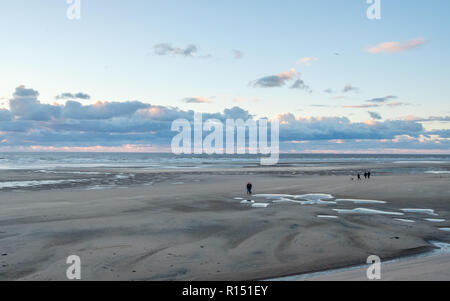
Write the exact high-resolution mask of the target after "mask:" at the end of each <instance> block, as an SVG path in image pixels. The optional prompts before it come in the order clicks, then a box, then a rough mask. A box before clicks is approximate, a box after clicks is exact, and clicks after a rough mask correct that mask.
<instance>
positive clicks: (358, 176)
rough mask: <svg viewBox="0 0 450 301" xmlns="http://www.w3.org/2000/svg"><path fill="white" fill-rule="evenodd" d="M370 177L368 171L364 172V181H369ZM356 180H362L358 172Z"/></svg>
mask: <svg viewBox="0 0 450 301" xmlns="http://www.w3.org/2000/svg"><path fill="white" fill-rule="evenodd" d="M371 175H372V174H371V172H370V171H365V172H364V179H370V177H371ZM357 179H358V181H361V180H362V177H361V174H360V173H359V172H358V175H357ZM352 180H353V178H352Z"/></svg>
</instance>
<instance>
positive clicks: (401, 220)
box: [394, 218, 415, 223]
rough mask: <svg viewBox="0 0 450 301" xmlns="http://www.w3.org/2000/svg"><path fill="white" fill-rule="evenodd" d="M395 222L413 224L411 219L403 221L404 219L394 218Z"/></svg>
mask: <svg viewBox="0 0 450 301" xmlns="http://www.w3.org/2000/svg"><path fill="white" fill-rule="evenodd" d="M394 219H395V220H396V221H399V222H405V223H415V221H413V220H412V219H404V218H394Z"/></svg>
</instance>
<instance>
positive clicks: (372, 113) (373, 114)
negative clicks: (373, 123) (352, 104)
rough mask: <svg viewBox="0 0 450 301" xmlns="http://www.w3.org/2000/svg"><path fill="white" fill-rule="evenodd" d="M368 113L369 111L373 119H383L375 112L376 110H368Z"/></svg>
mask: <svg viewBox="0 0 450 301" xmlns="http://www.w3.org/2000/svg"><path fill="white" fill-rule="evenodd" d="M368 113H369V115H370V117H371V118H372V119H374V120H381V119H383V118H382V117H381V115H380V114H379V113H377V112H371V111H369V112H368Z"/></svg>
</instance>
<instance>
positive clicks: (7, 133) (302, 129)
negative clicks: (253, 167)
mask: <svg viewBox="0 0 450 301" xmlns="http://www.w3.org/2000/svg"><path fill="white" fill-rule="evenodd" d="M283 76H284V77H285V78H289V74H285V75H283ZM38 97H39V93H38V92H37V91H35V90H33V89H27V88H25V87H23V86H21V87H18V88H17V89H16V92H15V93H14V96H13V99H11V101H10V108H9V110H5V109H3V110H0V142H1V143H0V147H2V148H5V147H7V148H10V149H13V148H16V149H17V148H19V149H22V148H25V149H26V148H29V149H35V150H36V149H55V148H58V147H59V148H65V147H69V148H70V147H72V148H73V149H117V148H119V149H120V146H122V145H135V146H136V148H134V147H133V149H139V145H141V146H150V147H156V146H161V148H162V149H167V148H168V146H169V145H170V142H171V139H172V138H173V137H174V135H175V133H174V132H172V131H171V125H172V122H173V121H174V120H176V119H179V118H183V119H187V120H189V121H190V122H192V120H193V117H194V113H195V112H194V111H193V110H181V109H179V108H174V107H166V106H160V105H154V104H148V103H143V102H140V101H127V102H96V103H94V104H92V105H83V104H81V103H79V102H77V101H73V100H70V101H67V102H66V103H65V104H62V105H56V104H55V105H50V104H43V103H41V102H40V101H39V100H38ZM367 105H375V106H378V105H379V104H367ZM373 117H376V116H375V115H374V116H373ZM250 118H254V116H253V115H252V114H251V113H250V112H249V111H247V110H244V109H242V108H240V107H238V106H235V107H232V108H228V109H225V110H224V111H223V112H216V113H204V114H203V119H204V120H207V119H217V120H220V121H222V122H224V121H225V120H226V119H243V120H247V119H250ZM275 118H276V119H278V120H279V121H280V139H281V141H280V143H281V145H282V150H283V147H284V150H289V149H290V147H292V144H295V145H297V147H299V148H300V149H303V148H304V147H305V145H308V147H311V148H315V149H316V150H320V149H323V150H330V149H333V148H334V147H339V148H338V150H352V149H357V148H358V147H360V149H364V148H365V147H367V148H368V147H369V146H370V147H373V148H374V149H376V148H377V147H383V148H390V147H395V148H408V147H409V148H420V149H425V150H430V151H431V150H435V149H438V150H441V151H448V149H450V142H449V141H450V139H448V140H449V141H447V140H445V139H447V138H448V137H449V136H450V133H449V131H446V130H434V131H427V130H426V129H425V128H424V127H423V126H422V124H421V121H418V120H417V118H414V119H411V120H384V121H380V120H379V119H376V118H375V120H369V121H367V122H352V121H351V120H349V119H348V118H346V117H333V116H328V117H323V116H322V117H320V116H319V117H299V116H295V115H294V114H292V113H284V114H280V115H277V116H276V117H275ZM426 119H428V120H449V119H450V118H449V117H448V116H434V117H433V116H432V117H429V118H426ZM422 120H425V119H423V118H422ZM433 135H434V136H433ZM435 136H436V137H435ZM446 137H447V138H446ZM293 141H304V142H305V143H293ZM358 141H364V143H361V142H358ZM381 141H383V142H381ZM306 142H308V143H306ZM337 142H345V143H344V144H339V143H337ZM338 144H339V146H336V145H338ZM330 145H331V146H333V148H331V147H330ZM343 145H345V148H341V147H344V146H343Z"/></svg>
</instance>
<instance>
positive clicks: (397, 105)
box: [386, 101, 409, 107]
mask: <svg viewBox="0 0 450 301" xmlns="http://www.w3.org/2000/svg"><path fill="white" fill-rule="evenodd" d="M386 106H388V107H401V106H409V103H407V102H399V101H395V102H390V103H386Z"/></svg>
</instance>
